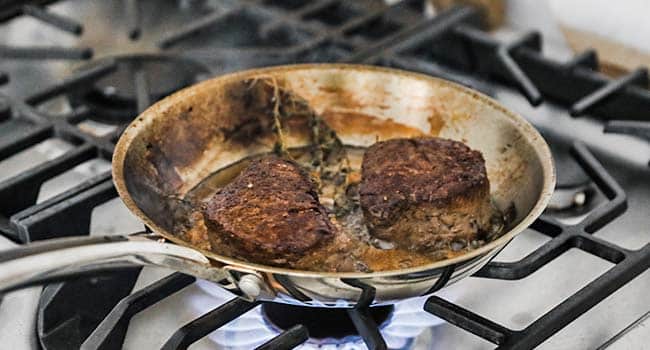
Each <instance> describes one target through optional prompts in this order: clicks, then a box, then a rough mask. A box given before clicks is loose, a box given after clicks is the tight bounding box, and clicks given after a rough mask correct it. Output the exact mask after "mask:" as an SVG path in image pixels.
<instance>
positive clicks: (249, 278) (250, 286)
mask: <svg viewBox="0 0 650 350" xmlns="http://www.w3.org/2000/svg"><path fill="white" fill-rule="evenodd" d="M239 289H240V290H241V291H242V293H244V294H246V295H247V296H248V297H251V298H257V297H258V296H259V295H260V293H261V292H262V280H261V279H260V278H259V277H258V276H256V275H244V276H242V278H240V279H239Z"/></svg>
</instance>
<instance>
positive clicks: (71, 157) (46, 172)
mask: <svg viewBox="0 0 650 350" xmlns="http://www.w3.org/2000/svg"><path fill="white" fill-rule="evenodd" d="M96 154H97V152H96V151H95V150H94V148H93V147H92V146H90V145H84V146H82V147H79V148H75V149H73V150H71V151H69V152H66V153H65V154H63V155H61V156H59V157H57V158H54V159H52V160H49V161H47V162H44V163H42V164H39V165H37V166H36V167H34V168H32V169H29V170H28V171H25V172H23V173H20V174H19V175H17V176H14V177H11V178H9V179H8V180H6V181H2V182H0V198H12V200H11V201H1V202H0V213H2V214H3V215H6V216H10V215H12V214H14V213H16V212H18V211H20V210H22V209H25V208H27V207H29V206H31V205H34V203H36V198H37V196H38V193H39V191H40V188H41V185H42V184H43V182H45V181H47V180H48V179H50V178H52V177H55V176H57V175H59V174H61V173H63V172H65V171H67V170H69V169H71V168H73V167H74V166H76V165H79V164H81V163H83V162H85V161H87V160H90V159H92V158H93V157H94V156H95V155H96Z"/></svg>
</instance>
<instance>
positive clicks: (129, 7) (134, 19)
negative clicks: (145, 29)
mask: <svg viewBox="0 0 650 350" xmlns="http://www.w3.org/2000/svg"><path fill="white" fill-rule="evenodd" d="M123 3H124V12H125V16H126V23H127V24H126V28H127V34H128V36H129V39H131V40H136V39H138V38H139V37H140V34H141V31H142V28H141V26H140V2H139V1H138V0H123Z"/></svg>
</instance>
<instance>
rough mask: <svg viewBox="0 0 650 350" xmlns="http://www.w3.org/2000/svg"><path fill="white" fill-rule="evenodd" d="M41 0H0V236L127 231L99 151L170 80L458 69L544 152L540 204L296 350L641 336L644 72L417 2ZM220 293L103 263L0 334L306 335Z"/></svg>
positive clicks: (8, 321)
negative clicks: (376, 315) (544, 194)
mask: <svg viewBox="0 0 650 350" xmlns="http://www.w3.org/2000/svg"><path fill="white" fill-rule="evenodd" d="M45 3H48V4H49V3H52V1H31V2H29V4H28V5H25V4H24V3H21V4H18V5H15V4H14V3H13V2H7V5H5V6H4V8H5V9H4V10H0V20H1V21H2V23H1V24H0V38H2V44H0V72H1V73H0V81H4V80H6V78H7V77H8V78H9V82H8V83H5V84H4V85H3V86H1V87H0V94H1V96H0V169H1V170H0V232H1V233H2V235H0V249H6V248H9V247H11V246H13V245H15V244H20V243H23V242H26V241H34V240H40V239H46V238H53V237H59V236H68V235H85V234H111V233H127V232H133V231H135V230H141V229H142V226H141V224H140V223H139V222H138V221H137V220H136V219H135V218H133V217H132V216H131V215H130V214H129V213H128V211H127V210H126V208H125V207H124V206H123V205H122V204H121V202H120V201H119V199H118V198H117V197H116V193H115V190H114V188H113V186H112V183H111V181H110V173H109V169H110V155H111V152H112V147H113V144H114V142H115V140H116V139H117V137H118V136H119V134H120V132H121V128H123V126H124V123H125V122H127V121H128V120H130V119H131V118H132V117H133V116H134V115H136V114H137V112H138V111H140V110H142V109H144V108H146V106H148V105H149V104H150V103H152V102H154V101H155V100H157V99H159V98H161V97H163V96H164V95H166V94H168V93H170V92H172V91H175V90H177V89H178V88H181V87H183V86H185V85H189V84H191V83H193V82H195V81H200V80H203V79H205V78H207V77H210V76H213V75H217V74H221V73H224V72H228V71H233V70H237V69H243V68H249V67H257V66H266V65H273V64H282V63H297V62H319V61H322V62H335V61H336V62H357V63H368V64H379V65H386V66H392V67H398V68H404V69H410V70H416V71H420V72H423V73H426V74H431V75H436V76H441V77H443V78H447V79H452V80H455V81H457V82H460V83H462V84H465V85H468V86H471V87H473V88H476V89H478V90H480V91H483V92H484V93H486V94H489V95H491V96H493V97H495V98H497V99H498V100H499V101H501V102H503V103H504V104H505V105H506V106H508V107H509V108H511V109H513V110H515V111H517V112H519V113H521V114H522V115H523V116H525V117H526V118H527V119H528V120H530V121H531V122H532V123H533V124H534V125H535V126H536V127H538V128H539V129H540V131H541V132H542V133H543V134H544V136H545V137H546V138H547V140H548V141H549V143H550V144H551V147H552V148H553V152H554V156H555V158H556V162H557V164H558V180H559V186H558V191H557V193H556V196H555V197H554V201H553V203H552V208H551V209H550V210H548V211H547V213H546V215H545V217H544V218H542V219H540V220H538V222H537V223H536V224H535V225H534V227H533V228H532V229H529V230H527V231H526V232H525V233H523V234H521V235H519V236H518V237H517V238H516V239H515V240H514V241H513V242H512V243H511V244H510V245H508V247H507V248H506V249H505V250H504V251H503V252H502V253H501V254H500V255H499V256H498V257H497V258H496V259H495V262H493V263H491V264H490V265H488V266H487V267H486V268H484V269H483V270H481V271H480V272H479V273H477V275H476V276H475V277H472V278H468V279H465V280H463V281H461V282H459V283H457V284H455V285H452V286H450V287H449V288H445V289H443V290H441V291H439V292H438V293H436V296H434V297H432V298H429V299H427V298H420V299H414V300H411V301H407V302H404V303H401V304H398V305H397V306H396V307H395V310H394V311H393V312H392V313H391V315H390V316H388V318H385V319H381V318H380V319H378V320H377V321H376V322H375V321H368V320H366V319H365V318H363V317H361V319H362V320H365V321H361V322H357V323H355V324H354V326H356V328H357V331H358V332H359V333H361V334H362V335H363V337H359V336H350V337H345V338H343V340H340V339H339V340H335V339H329V340H326V341H323V340H313V339H312V340H310V341H308V342H307V343H305V344H303V345H302V346H303V347H304V348H315V347H317V346H318V345H317V344H319V343H320V344H322V343H327V344H328V345H325V346H324V347H325V348H328V347H329V348H337V347H338V348H348V349H353V348H363V347H364V346H365V345H364V342H365V343H366V344H371V347H372V346H375V347H377V348H381V347H382V345H384V344H386V345H388V346H389V347H393V348H416V349H447V348H471V349H484V348H486V349H489V348H494V347H495V346H500V347H501V348H529V347H533V346H536V345H538V344H540V347H541V348H548V349H592V348H597V347H599V346H604V347H607V348H611V349H623V348H641V347H643V345H644V344H647V343H648V341H649V340H650V336H649V335H648V332H644V331H643V328H644V325H645V324H646V323H647V321H646V319H647V311H648V310H650V298H648V297H647V290H648V288H649V287H650V273H648V272H647V271H645V270H646V269H647V267H648V265H649V264H650V248H649V247H650V246H649V245H648V243H649V242H650V232H648V226H649V225H648V223H650V218H648V215H647V212H648V208H650V181H648V178H649V175H650V168H649V167H648V159H650V145H649V143H648V142H647V139H648V138H649V137H650V136H649V132H648V130H650V127H649V125H650V122H649V121H648V120H650V116H648V115H647V111H649V110H650V92H649V91H648V90H646V89H644V86H646V87H647V73H646V72H645V71H643V70H639V71H635V72H632V73H631V74H630V75H629V76H626V77H622V78H621V79H619V80H612V79H609V78H607V77H604V76H602V75H600V74H598V73H595V72H594V71H593V69H595V68H596V67H597V59H596V56H595V55H594V53H590V52H587V53H584V54H581V55H578V56H577V57H575V58H572V57H573V55H571V54H570V52H569V51H568V50H567V49H566V47H565V46H564V45H563V43H561V42H558V41H551V42H543V43H542V40H541V39H542V38H541V37H540V36H539V35H537V34H535V33H527V32H525V30H524V29H522V28H518V29H517V28H509V30H502V31H501V32H499V33H496V35H487V34H485V33H484V32H482V31H481V30H480V29H479V28H480V27H479V26H478V21H477V16H476V13H474V11H472V10H470V9H468V8H456V9H452V10H450V11H446V12H444V13H440V14H437V15H435V16H432V17H431V16H425V15H423V14H422V13H423V11H422V9H423V8H424V4H423V1H404V2H400V3H397V4H394V5H391V6H387V5H385V4H383V3H382V2H379V1H370V0H368V1H357V2H343V1H337V0H319V1H312V2H303V1H296V0H277V1H268V0H256V1H190V0H186V1H178V2H173V1H165V2H159V1H136V0H130V1H129V0H126V1H113V2H105V1H73V0H69V1H58V2H54V3H53V4H49V5H45ZM43 6H45V7H43ZM512 29H514V30H512ZM542 47H543V49H544V53H543V54H542V53H541V49H542ZM542 100H543V102H542ZM540 103H541V105H539V104H540ZM533 105H539V106H538V107H533ZM569 112H571V113H572V114H575V115H584V114H586V115H588V117H580V118H575V117H571V116H570V115H569ZM610 119H611V121H607V120H610ZM603 129H605V130H606V131H608V133H604V132H603ZM616 133H622V134H628V135H621V134H616ZM629 135H635V136H636V137H635V136H629ZM644 137H645V139H644ZM576 141H579V143H578V144H574V143H575V142H576ZM231 298H232V296H229V295H227V294H224V293H223V292H220V291H219V290H218V288H214V286H212V285H210V284H208V283H204V282H201V281H198V282H195V281H194V279H192V278H188V277H187V276H183V275H180V274H176V273H172V272H170V271H163V270H160V269H150V268H144V269H142V271H140V270H139V269H136V270H124V271H118V272H115V273H113V274H108V275H101V276H95V277H92V278H89V279H84V280H79V281H71V282H65V283H62V284H52V285H49V286H47V287H45V288H44V289H43V290H41V288H31V289H27V290H23V291H19V292H15V293H11V294H8V295H6V296H4V298H3V300H2V302H1V303H0V339H3V341H4V342H5V344H6V345H7V346H8V347H12V348H15V349H23V348H33V347H38V346H40V347H42V348H44V349H68V348H75V347H79V346H80V345H81V343H82V342H85V343H84V348H88V349H95V348H119V347H120V346H123V347H124V348H131V349H140V348H151V347H161V346H163V345H164V346H166V348H170V349H171V348H178V347H183V346H187V345H189V344H193V347H192V348H193V349H194V348H196V349H200V348H206V349H207V348H215V347H217V348H224V347H228V346H229V347H231V348H236V347H237V346H240V347H241V348H251V347H254V346H259V345H261V344H263V343H264V342H267V341H271V342H272V343H270V344H267V346H272V348H273V347H274V348H282V347H284V348H287V347H292V346H295V345H297V344H301V343H302V342H303V341H304V337H305V336H306V334H305V330H306V327H303V326H296V327H294V328H291V329H289V330H286V331H285V332H284V333H282V330H280V329H278V328H277V327H276V326H274V325H273V324H272V322H270V321H269V320H268V319H266V318H265V316H264V314H263V313H262V312H261V311H260V306H256V305H250V304H248V303H245V302H241V301H238V300H234V301H233V300H231ZM367 314H368V311H367V310H358V314H357V315H360V316H364V315H367ZM431 314H435V315H437V316H439V317H440V318H442V319H444V320H446V321H447V322H443V321H442V320H441V319H440V318H438V317H435V316H433V315H431ZM644 316H645V318H644ZM231 320H232V321H231ZM635 321H637V322H635ZM305 322H306V321H305ZM303 323H304V322H303ZM377 327H379V328H380V331H378V328H377ZM215 330H216V331H215ZM312 333H313V331H312ZM274 337H276V338H274ZM271 339H273V340H271ZM337 343H346V345H340V344H339V345H335V344H337Z"/></svg>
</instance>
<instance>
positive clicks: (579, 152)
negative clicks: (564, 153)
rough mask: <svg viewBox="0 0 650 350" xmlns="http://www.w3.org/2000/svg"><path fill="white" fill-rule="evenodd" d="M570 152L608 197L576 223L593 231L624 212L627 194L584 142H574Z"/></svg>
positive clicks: (581, 227) (585, 229)
mask: <svg viewBox="0 0 650 350" xmlns="http://www.w3.org/2000/svg"><path fill="white" fill-rule="evenodd" d="M571 154H572V155H573V157H574V158H575V159H576V161H577V162H578V164H579V165H580V166H581V167H582V168H583V170H584V171H585V173H586V174H587V175H589V176H590V178H591V179H592V180H593V181H594V183H596V185H597V186H598V188H599V189H600V191H601V192H603V194H604V195H605V197H607V199H609V201H608V202H606V203H605V204H603V205H602V206H600V207H598V208H596V209H595V210H593V211H592V212H591V213H589V215H588V216H587V217H586V218H585V219H583V220H582V221H581V222H580V223H578V224H577V225H576V226H577V227H578V228H580V229H584V231H585V232H587V233H594V232H596V231H597V230H599V229H600V228H601V227H603V226H605V225H606V224H608V223H609V222H611V221H612V220H614V219H615V218H617V217H618V216H620V215H621V214H623V212H625V210H626V209H627V195H626V194H625V191H623V189H622V188H621V186H620V185H619V184H618V183H617V182H616V180H614V178H612V176H611V175H609V173H608V172H607V170H605V168H604V167H603V166H602V164H600V162H598V160H596V158H595V157H594V156H593V155H592V154H591V152H589V150H588V149H587V146H585V144H584V143H582V142H575V143H574V144H573V147H572V148H571Z"/></svg>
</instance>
